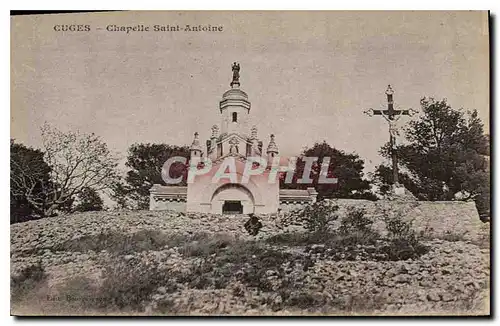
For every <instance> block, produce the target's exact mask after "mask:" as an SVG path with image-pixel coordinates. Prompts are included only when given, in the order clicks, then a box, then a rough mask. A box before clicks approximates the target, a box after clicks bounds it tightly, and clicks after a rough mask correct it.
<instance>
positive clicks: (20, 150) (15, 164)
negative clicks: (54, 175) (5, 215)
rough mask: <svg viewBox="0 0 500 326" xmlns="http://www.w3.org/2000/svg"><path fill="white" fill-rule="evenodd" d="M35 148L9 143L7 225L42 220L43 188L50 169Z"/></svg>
mask: <svg viewBox="0 0 500 326" xmlns="http://www.w3.org/2000/svg"><path fill="white" fill-rule="evenodd" d="M43 155H44V153H43V152H42V151H40V150H38V149H33V148H30V147H26V146H24V145H22V144H19V143H15V141H14V140H11V142H10V222H11V223H17V222H23V221H27V220H30V219H34V218H38V217H43V211H44V210H43V208H42V209H39V206H38V205H34V204H33V202H36V203H44V202H45V200H46V194H45V192H44V186H45V185H47V184H48V183H49V180H50V167H49V166H48V165H47V163H46V162H45V161H44V160H43Z"/></svg>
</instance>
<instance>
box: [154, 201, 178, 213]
mask: <svg viewBox="0 0 500 326" xmlns="http://www.w3.org/2000/svg"><path fill="white" fill-rule="evenodd" d="M149 209H150V210H152V211H174V212H179V213H180V212H185V211H186V201H176V200H154V199H151V200H150V203H149Z"/></svg>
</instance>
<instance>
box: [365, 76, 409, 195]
mask: <svg viewBox="0 0 500 326" xmlns="http://www.w3.org/2000/svg"><path fill="white" fill-rule="evenodd" d="M385 94H386V95H387V110H373V109H369V110H366V111H364V113H365V114H367V115H369V116H370V117H371V116H374V115H381V116H382V117H383V118H384V119H385V120H386V121H387V123H388V124H389V143H390V146H391V159H392V175H393V184H394V185H395V186H397V185H398V184H399V172H398V156H397V152H396V128H395V122H396V121H398V120H399V119H400V118H401V117H402V116H403V115H407V116H412V115H414V114H415V113H417V111H415V110H413V109H408V110H395V109H394V97H393V95H394V90H393V89H392V87H391V85H389V86H388V87H387V90H386V91H385ZM396 117H397V118H396Z"/></svg>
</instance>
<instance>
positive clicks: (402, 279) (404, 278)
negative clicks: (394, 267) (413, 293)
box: [394, 274, 411, 283]
mask: <svg viewBox="0 0 500 326" xmlns="http://www.w3.org/2000/svg"><path fill="white" fill-rule="evenodd" d="M394 280H395V281H396V283H410V282H411V277H410V275H408V274H399V275H397V276H396V277H395V279H394Z"/></svg>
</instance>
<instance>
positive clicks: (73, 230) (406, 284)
mask: <svg viewBox="0 0 500 326" xmlns="http://www.w3.org/2000/svg"><path fill="white" fill-rule="evenodd" d="M260 218H261V222H262V224H263V228H262V229H261V230H260V232H259V234H258V235H257V236H251V235H249V234H248V233H247V231H246V230H245V228H244V227H243V225H244V223H245V222H246V220H247V217H241V216H213V215H202V214H196V215H188V216H186V215H184V214H179V213H173V212H149V211H140V212H136V211H135V212H93V213H82V214H74V215H68V216H61V217H56V218H48V219H43V220H38V221H30V222H26V223H19V224H14V225H11V296H12V313H13V314H79V315H80V314H113V315H115V314H148V315H149V314H160V315H161V314H181V315H187V314H190V315H203V314H217V315H219V314H232V315H251V314H256V315H289V314H294V315H298V314H300V315H304V314H309V315H311V314H321V315H324V314H328V315H346V314H348V315H351V314H391V315H393V314H397V315H401V314H403V315H408V314H418V315H422V314H425V315H431V314H447V315H456V314H467V315H471V314H473V315H477V314H489V292H488V291H489V277H490V267H489V266H490V262H489V249H488V248H489V242H488V240H489V239H487V238H483V239H482V241H468V240H464V239H462V238H460V237H459V236H457V237H453V236H452V235H449V236H448V237H446V238H441V239H438V238H434V239H432V238H426V239H422V240H421V244H422V248H425V250H421V251H420V254H419V256H418V257H416V256H411V257H413V258H411V257H410V258H407V259H404V260H398V259H394V258H391V257H393V256H391V250H393V249H394V248H391V247H390V246H389V245H387V244H386V243H385V242H383V241H382V240H374V241H373V242H370V243H368V244H367V243H363V244H356V243H355V242H352V241H351V240H350V241H351V242H345V241H344V240H345V239H343V240H342V241H343V242H332V241H329V240H328V241H325V242H324V243H322V242H321V241H315V242H311V241H309V240H307V241H305V240H304V239H309V238H308V236H307V235H304V232H303V230H302V229H301V228H300V227H287V228H285V227H283V226H281V225H280V223H279V221H276V220H275V219H274V218H273V217H270V216H262V217H260ZM339 241H340V240H339ZM340 243H341V244H342V245H339V244H340ZM344 244H345V245H344ZM398 257H400V256H398Z"/></svg>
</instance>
